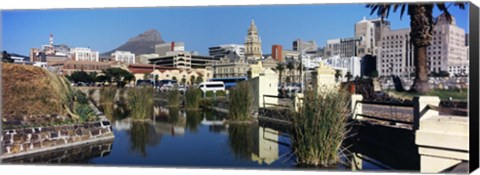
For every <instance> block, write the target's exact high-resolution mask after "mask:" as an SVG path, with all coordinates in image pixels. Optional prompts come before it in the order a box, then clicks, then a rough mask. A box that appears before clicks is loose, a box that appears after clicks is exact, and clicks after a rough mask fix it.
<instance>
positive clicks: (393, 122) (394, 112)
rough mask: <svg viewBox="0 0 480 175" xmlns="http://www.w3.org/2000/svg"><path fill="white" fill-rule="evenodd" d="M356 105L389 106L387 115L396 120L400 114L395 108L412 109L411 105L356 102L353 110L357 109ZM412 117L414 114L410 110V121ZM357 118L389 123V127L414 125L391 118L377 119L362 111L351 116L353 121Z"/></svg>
mask: <svg viewBox="0 0 480 175" xmlns="http://www.w3.org/2000/svg"><path fill="white" fill-rule="evenodd" d="M358 104H366V105H376V106H381V107H384V106H389V107H390V109H389V110H390V111H389V114H390V115H391V116H395V118H398V116H399V115H398V113H400V112H399V110H398V108H397V107H409V108H413V107H414V105H413V103H396V102H375V101H357V102H356V103H355V108H356V107H357V105H358ZM362 108H363V107H362ZM362 110H363V109H362ZM404 113H405V112H404ZM409 113H410V112H409ZM413 115H414V114H413V110H412V111H411V118H412V120H413ZM357 116H359V117H363V118H368V119H374V120H377V121H383V122H388V123H390V125H396V124H397V123H400V124H406V125H413V124H414V122H410V121H405V120H398V119H391V118H386V117H379V116H374V115H368V114H364V111H362V112H361V113H355V115H354V116H353V119H357Z"/></svg>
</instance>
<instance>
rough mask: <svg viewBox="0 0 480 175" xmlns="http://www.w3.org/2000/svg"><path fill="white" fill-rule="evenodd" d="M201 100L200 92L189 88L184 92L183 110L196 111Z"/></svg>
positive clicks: (197, 89)
mask: <svg viewBox="0 0 480 175" xmlns="http://www.w3.org/2000/svg"><path fill="white" fill-rule="evenodd" d="M201 99H202V91H201V90H200V89H199V88H189V89H188V90H187V91H186V92H185V108H187V109H198V108H199V107H200V100H201Z"/></svg>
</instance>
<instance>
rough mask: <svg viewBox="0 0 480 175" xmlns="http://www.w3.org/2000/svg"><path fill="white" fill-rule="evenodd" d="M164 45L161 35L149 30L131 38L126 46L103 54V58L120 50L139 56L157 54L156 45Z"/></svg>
mask: <svg viewBox="0 0 480 175" xmlns="http://www.w3.org/2000/svg"><path fill="white" fill-rule="evenodd" d="M161 43H164V41H163V40H162V37H161V36H160V33H159V32H158V31H157V30H155V29H151V30H147V31H145V32H144V33H142V34H139V35H138V36H136V37H133V38H130V39H129V40H128V41H127V42H126V43H125V44H123V45H121V46H119V47H117V48H116V49H113V50H111V51H109V52H106V53H102V54H101V55H102V56H110V54H111V53H113V52H115V51H117V50H120V51H130V52H132V53H135V55H139V54H149V53H155V45H156V44H161Z"/></svg>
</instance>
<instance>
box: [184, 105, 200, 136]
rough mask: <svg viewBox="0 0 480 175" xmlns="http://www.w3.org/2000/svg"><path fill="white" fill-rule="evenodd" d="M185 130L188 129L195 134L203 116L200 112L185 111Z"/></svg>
mask: <svg viewBox="0 0 480 175" xmlns="http://www.w3.org/2000/svg"><path fill="white" fill-rule="evenodd" d="M186 117H187V121H186V128H188V129H189V130H190V131H191V132H193V133H197V130H198V125H199V124H200V123H201V122H202V120H203V116H202V114H201V112H200V111H190V110H187V111H186Z"/></svg>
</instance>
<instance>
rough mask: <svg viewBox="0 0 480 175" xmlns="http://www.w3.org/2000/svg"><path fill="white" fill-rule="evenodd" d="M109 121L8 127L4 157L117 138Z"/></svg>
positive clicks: (5, 132) (4, 133)
mask: <svg viewBox="0 0 480 175" xmlns="http://www.w3.org/2000/svg"><path fill="white" fill-rule="evenodd" d="M113 137H114V136H113V132H112V127H111V124H110V122H109V121H96V122H89V123H83V124H69V125H62V126H48V127H33V128H22V129H7V130H4V131H3V133H2V137H1V144H2V145H1V147H2V155H1V158H2V159H4V158H8V157H14V156H18V155H26V154H31V153H37V152H42V151H47V150H52V149H58V148H63V147H68V146H72V145H77V144H82V143H88V142H92V141H95V140H102V139H113Z"/></svg>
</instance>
